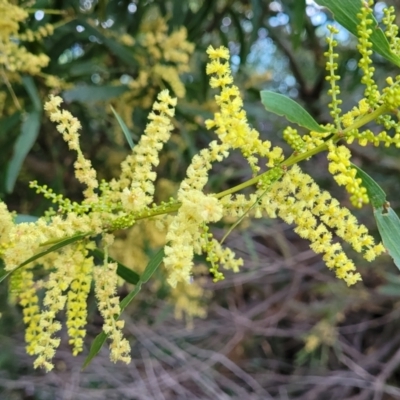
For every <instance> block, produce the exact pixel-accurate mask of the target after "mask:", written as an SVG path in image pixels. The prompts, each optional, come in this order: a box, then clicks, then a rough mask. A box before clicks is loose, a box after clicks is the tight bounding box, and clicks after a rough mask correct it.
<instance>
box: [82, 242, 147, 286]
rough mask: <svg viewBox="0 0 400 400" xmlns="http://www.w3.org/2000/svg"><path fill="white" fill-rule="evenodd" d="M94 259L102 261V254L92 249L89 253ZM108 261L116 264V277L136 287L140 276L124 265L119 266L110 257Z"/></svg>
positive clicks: (118, 263)
mask: <svg viewBox="0 0 400 400" xmlns="http://www.w3.org/2000/svg"><path fill="white" fill-rule="evenodd" d="M90 253H91V254H93V255H94V256H95V257H97V258H99V259H100V260H104V252H102V251H101V250H100V249H97V248H96V249H94V250H91V251H90ZM108 260H109V261H111V262H115V263H117V275H118V276H120V277H121V278H122V279H123V280H124V281H126V282H128V283H131V284H132V285H136V284H137V283H138V282H139V280H140V275H139V274H137V273H136V272H135V271H132V270H131V269H130V268H128V267H126V266H125V265H124V264H121V263H120V262H119V261H117V260H114V259H113V258H112V257H108Z"/></svg>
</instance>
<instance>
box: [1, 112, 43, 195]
mask: <svg viewBox="0 0 400 400" xmlns="http://www.w3.org/2000/svg"><path fill="white" fill-rule="evenodd" d="M41 117H42V113H41V111H32V112H31V113H29V114H28V115H27V117H26V118H25V120H24V122H23V123H22V126H21V133H20V134H19V136H18V138H17V140H16V141H15V144H14V152H13V156H12V158H11V160H10V162H9V164H8V168H7V174H6V191H7V192H8V193H11V192H12V191H13V189H14V185H15V182H16V180H17V177H18V174H19V171H20V170H21V167H22V164H23V162H24V160H25V157H26V156H27V154H28V153H29V151H30V149H31V148H32V146H33V145H34V143H35V141H36V139H37V137H38V134H39V129H40V120H41Z"/></svg>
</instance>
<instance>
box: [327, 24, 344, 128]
mask: <svg viewBox="0 0 400 400" xmlns="http://www.w3.org/2000/svg"><path fill="white" fill-rule="evenodd" d="M328 30H329V31H330V33H331V35H330V36H329V37H328V38H327V39H326V42H327V43H328V51H327V52H325V53H324V55H325V56H326V57H328V61H327V62H326V70H327V71H328V72H329V75H328V76H327V77H326V80H327V81H329V83H330V86H331V88H330V89H329V91H328V95H330V96H331V97H332V101H331V102H330V103H329V105H328V107H329V108H330V109H331V111H330V115H331V117H332V118H333V119H334V121H335V125H336V129H338V130H339V131H340V130H341V124H340V113H341V111H342V110H341V109H340V107H339V106H340V104H342V100H340V99H338V98H337V96H338V95H339V94H340V88H339V86H338V85H337V84H336V81H338V80H339V79H340V76H339V75H336V74H335V71H336V70H337V69H338V63H337V62H335V59H336V58H338V57H339V55H338V54H336V53H335V52H334V48H335V47H336V46H337V41H336V40H334V39H333V35H335V34H337V33H339V30H338V29H337V28H335V27H334V26H332V25H328Z"/></svg>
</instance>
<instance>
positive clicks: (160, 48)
mask: <svg viewBox="0 0 400 400" xmlns="http://www.w3.org/2000/svg"><path fill="white" fill-rule="evenodd" d="M140 33H141V34H140V36H139V38H138V40H137V41H136V44H137V45H138V46H140V47H141V48H140V50H138V51H136V52H135V54H134V57H135V59H136V60H137V62H138V64H139V67H140V68H139V71H138V73H137V76H136V77H134V79H132V80H131V81H130V82H129V83H128V87H129V89H130V90H129V91H128V92H126V93H124V94H123V95H122V96H121V98H120V99H118V100H117V101H116V102H115V109H116V110H117V111H118V113H119V114H120V115H121V116H122V117H123V118H124V120H125V121H127V125H128V126H129V127H130V128H131V127H132V122H131V119H132V118H131V114H132V109H133V107H135V106H139V107H142V108H149V107H150V106H151V104H152V103H153V100H154V98H155V95H156V93H157V91H158V90H159V88H160V87H161V88H162V87H166V85H167V87H169V88H170V89H171V91H172V92H173V93H174V95H175V96H177V97H178V98H182V97H184V96H185V94H186V89H185V85H184V84H183V82H182V79H181V77H180V74H182V73H184V72H188V71H189V70H190V66H189V62H190V56H191V55H192V53H193V51H194V45H193V43H191V42H189V41H188V40H187V31H186V28H184V27H181V28H180V29H178V30H176V31H174V32H172V33H168V25H167V23H166V21H165V19H164V18H162V17H157V18H154V17H153V18H151V19H149V20H148V21H146V22H144V23H143V24H142V25H141V27H140ZM124 43H129V41H128V36H127V35H124ZM133 43H134V41H133V38H132V40H131V41H130V43H129V45H132V44H133Z"/></svg>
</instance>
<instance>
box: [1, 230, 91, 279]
mask: <svg viewBox="0 0 400 400" xmlns="http://www.w3.org/2000/svg"><path fill="white" fill-rule="evenodd" d="M87 236H88V234H87V233H78V234H76V235H74V236H70V237H68V238H66V239H61V240H59V241H58V242H57V243H56V244H55V245H53V246H51V247H49V248H48V249H47V250H44V251H41V252H40V253H38V254H35V255H34V256H32V257H31V258H28V259H27V260H25V261H24V262H23V263H21V264H19V265H18V267H16V268H14V269H13V270H12V271H7V272H6V273H5V274H4V275H2V276H0V283H1V282H3V281H4V279H6V278H7V277H8V276H9V275H11V274H12V273H13V272H15V271H16V270H18V269H20V268H22V267H23V266H25V265H28V264H29V263H31V262H33V261H36V260H38V259H39V258H42V257H43V256H45V255H47V254H50V253H52V252H53V251H56V250H59V249H61V248H63V247H65V246H68V245H69V244H71V243H74V242H77V241H79V240H82V239H84V238H85V237H87Z"/></svg>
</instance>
